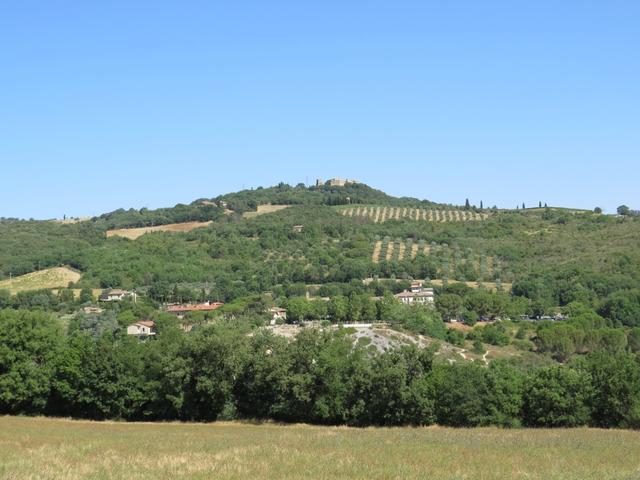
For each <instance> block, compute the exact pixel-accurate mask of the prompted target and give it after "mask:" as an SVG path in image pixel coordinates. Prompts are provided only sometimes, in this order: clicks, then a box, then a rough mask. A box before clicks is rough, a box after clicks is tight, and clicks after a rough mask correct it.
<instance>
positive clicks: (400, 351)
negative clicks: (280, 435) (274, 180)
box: [0, 184, 640, 428]
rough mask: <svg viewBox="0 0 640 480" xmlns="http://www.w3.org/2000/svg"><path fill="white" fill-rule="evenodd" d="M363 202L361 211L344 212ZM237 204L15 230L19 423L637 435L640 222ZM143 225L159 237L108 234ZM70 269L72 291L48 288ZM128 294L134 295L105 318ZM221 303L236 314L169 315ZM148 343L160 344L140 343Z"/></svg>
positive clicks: (310, 195) (12, 265) (7, 257)
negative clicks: (218, 423)
mask: <svg viewBox="0 0 640 480" xmlns="http://www.w3.org/2000/svg"><path fill="white" fill-rule="evenodd" d="M341 189H342V190H341ZM345 189H346V190H345ZM264 190H267V192H264ZM347 191H348V193H349V195H345V192H347ZM355 193H359V194H361V195H362V197H355V196H354V198H358V199H360V200H362V201H363V203H362V204H358V203H356V204H354V203H343V204H341V203H339V201H342V200H347V199H346V197H347V196H349V200H348V202H353V201H354V198H351V195H353V194H355ZM225 198H227V199H228V200H222V199H220V198H216V199H211V200H207V199H200V200H197V201H196V202H194V203H193V204H192V205H190V206H187V207H185V206H178V207H176V208H174V209H172V208H169V209H159V210H158V211H148V212H139V211H138V212H136V211H129V210H121V211H118V213H116V214H113V215H111V214H108V215H106V216H105V217H103V218H100V217H99V218H96V219H92V220H90V221H84V222H78V223H72V224H60V223H56V222H36V221H2V222H0V244H2V245H3V246H4V245H6V246H8V248H4V249H1V250H0V272H1V275H2V278H0V281H4V283H3V284H2V285H4V286H5V287H6V286H8V287H11V288H12V291H7V290H6V289H2V288H0V346H4V345H6V346H8V347H9V348H8V349H5V350H2V349H0V351H12V352H13V351H14V350H15V352H16V354H15V355H14V354H12V355H11V356H8V357H3V358H0V361H2V362H5V363H3V367H2V368H3V369H4V370H2V369H0V370H2V371H6V372H9V373H7V374H6V375H5V374H0V376H1V377H2V382H4V383H2V382H0V390H1V389H3V388H4V392H5V393H6V392H12V393H11V394H10V395H9V394H5V395H0V414H24V413H29V414H46V415H58V416H69V415H74V416H78V417H81V418H89V419H115V418H117V419H126V420H176V419H179V420H187V421H188V420H198V421H200V420H206V421H211V420H216V419H230V418H231V419H235V418H239V419H241V418H250V419H270V420H277V421H283V422H304V423H320V424H348V425H357V426H368V425H378V426H380V425H386V426H389V425H409V424H410V425H430V424H433V423H437V424H440V425H450V426H487V425H497V426H509V427H517V426H522V425H526V426H535V427H549V426H553V427H562V426H587V425H588V426H598V427H608V428H614V427H619V428H637V426H638V425H640V423H639V422H640V418H639V417H638V415H637V412H640V409H639V408H638V405H640V403H639V402H640V380H638V379H640V362H638V356H637V355H638V353H640V288H638V286H639V285H640V248H639V247H640V244H639V241H640V220H639V219H638V218H637V217H635V216H632V215H629V216H606V215H599V214H596V213H592V212H579V211H574V212H568V211H565V210H553V209H542V210H520V209H518V210H516V211H505V210H497V209H490V210H483V209H476V208H474V207H472V206H469V207H467V208H464V207H450V206H442V205H438V206H434V205H431V204H429V203H428V202H420V201H417V200H414V199H394V198H392V197H388V196H385V194H383V193H380V192H377V191H375V190H373V189H370V188H369V187H366V186H364V185H359V184H355V185H353V186H347V187H327V186H323V187H320V188H316V187H311V188H307V187H288V186H282V185H281V186H277V187H272V188H270V189H256V190H249V191H243V192H239V193H238V194H229V195H228V196H226V197H225ZM341 199H342V200H341ZM234 202H236V203H234ZM287 202H288V203H287ZM385 202H386V203H385ZM372 206H375V207H372ZM283 207H286V208H283ZM348 212H353V214H348ZM358 212H359V214H356V213H358ZM429 212H431V213H432V214H433V215H431V214H430V213H429ZM435 212H438V213H437V215H436V213H435ZM204 213H207V215H208V214H211V217H212V218H211V217H210V218H207V216H206V215H205V217H204V218H200V219H197V220H193V216H198V215H200V214H204ZM247 213H249V215H247ZM365 213H366V214H365ZM405 213H406V214H405ZM391 214H393V218H391V217H392V215H391ZM441 214H442V215H441ZM430 218H431V220H430ZM437 218H440V220H443V219H446V220H447V221H435V220H436V219H437ZM159 219H161V220H162V219H164V220H163V221H166V223H164V224H161V225H158V224H157V223H156V222H157V221H158V220H159ZM381 219H384V221H380V220H381ZM138 220H141V221H142V222H143V223H144V222H147V221H153V223H154V227H145V226H142V227H140V226H138V227H133V226H132V227H127V228H137V229H140V228H141V229H142V230H128V231H127V232H129V233H131V232H134V233H135V235H136V238H135V240H132V239H129V238H123V237H120V236H117V235H113V234H110V235H108V234H107V232H108V231H109V230H110V228H109V226H110V225H120V228H124V227H122V226H123V225H127V224H130V223H135V222H137V221H138ZM169 220H171V222H170V221H169ZM176 220H180V221H178V222H177V223H176ZM189 222H209V223H207V225H205V226H201V228H194V229H191V227H192V226H193V225H194V224H193V223H189ZM196 225H198V226H200V225H201V224H200V223H198V224H196ZM157 227H160V228H157ZM149 228H152V230H151V231H153V233H152V234H146V232H147V231H148V230H147V229H149ZM168 229H172V230H176V229H177V230H178V231H163V230H168ZM179 230H184V231H179ZM138 234H141V235H139V236H138ZM62 265H66V266H69V267H70V268H72V269H73V271H74V272H77V273H76V276H75V277H74V278H73V280H74V290H70V289H67V288H64V287H66V286H67V283H68V282H67V283H65V282H63V281H62V280H57V281H56V282H53V283H56V285H55V287H56V288H55V289H53V288H52V287H53V286H54V285H53V284H52V283H49V284H45V282H44V281H43V280H42V279H41V280H40V281H36V280H34V279H36V278H37V277H38V274H34V272H38V271H43V270H45V269H48V268H56V267H61V266H62ZM19 275H26V276H25V277H24V279H22V278H20V279H19V280H18V279H17V278H15V277H19ZM40 275H42V274H40ZM10 276H11V277H12V279H11V284H10V285H9V284H8V283H7V279H8V278H9V277H10ZM78 276H79V277H78ZM27 279H29V281H27ZM416 280H417V281H416ZM14 282H20V283H21V285H22V288H21V291H19V292H17V290H15V289H13V286H14ZM45 287H46V288H47V289H46V290H42V288H45ZM113 288H117V289H125V290H135V292H136V293H137V295H136V297H135V299H134V297H133V296H132V295H125V296H124V298H122V299H120V300H117V301H112V302H100V303H99V304H96V295H97V293H98V291H96V289H113ZM25 289H26V290H25ZM31 289H34V290H31ZM409 289H411V290H417V293H416V292H413V293H415V294H416V295H422V296H420V297H414V296H412V293H410V292H409V291H408V290H409ZM431 289H432V290H431ZM14 293H15V294H14ZM398 294H401V295H398ZM409 298H413V299H414V300H415V301H414V302H413V303H408V302H407V299H409ZM419 301H422V302H426V303H422V305H420V304H419ZM202 302H222V303H223V305H222V306H220V307H219V308H216V309H215V310H211V309H210V310H208V311H203V310H201V309H199V310H194V311H192V312H189V313H187V314H186V315H185V316H183V317H182V318H177V317H175V316H174V315H172V314H171V313H169V312H168V305H170V304H181V305H183V306H184V305H185V304H192V303H196V304H197V303H202ZM274 307H277V308H276V309H275V312H276V313H277V312H285V313H286V319H285V318H284V317H283V316H275V315H274V314H273V312H274V310H272V309H273V308H274ZM141 321H145V323H146V324H149V322H151V321H152V322H153V323H152V325H154V327H153V328H155V329H156V331H154V332H151V333H153V334H149V335H148V336H149V337H151V338H138V337H137V336H135V335H133V334H129V333H128V330H129V327H132V328H134V329H135V328H136V323H137V322H141ZM342 327H344V328H342ZM150 328H151V327H150ZM134 333H135V332H134ZM32 338H33V339H38V341H34V342H31V341H27V339H32ZM16 346H18V347H16ZM34 357H35V358H39V359H40V360H39V361H40V364H39V365H40V367H41V368H39V369H38V370H37V371H35V370H34V369H33V368H31V367H30V365H32V363H31V362H32V360H31V359H32V358H34ZM62 366H63V367H62ZM36 374H37V375H36ZM612 375H613V376H617V377H616V385H619V386H620V387H616V388H614V389H613V390H612V389H611V388H610V384H609V383H608V380H609V378H611V377H612ZM1 385H4V386H1ZM13 392H18V393H19V396H18V395H16V394H14V393H13ZM77 392H83V394H82V395H80V396H79V395H77ZM113 392H118V393H117V395H114V394H113ZM629 392H631V393H629ZM1 393H2V392H0V394H1ZM121 399H126V400H121Z"/></svg>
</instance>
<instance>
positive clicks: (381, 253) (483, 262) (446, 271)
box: [371, 237, 502, 280]
mask: <svg viewBox="0 0 640 480" xmlns="http://www.w3.org/2000/svg"><path fill="white" fill-rule="evenodd" d="M418 255H424V256H426V257H432V258H434V259H435V260H436V262H437V263H438V266H439V273H440V275H442V276H443V277H445V276H446V277H447V278H453V277H455V276H456V272H458V271H460V270H461V269H462V271H463V272H464V275H465V278H468V279H478V278H482V279H484V280H492V279H493V278H494V276H496V277H497V276H499V275H500V274H501V273H502V263H501V262H500V260H499V259H498V258H495V257H493V256H490V255H484V254H483V253H478V252H474V251H472V250H471V249H462V248H459V247H458V246H456V245H452V246H450V245H447V244H436V243H434V242H431V243H429V242H427V241H425V240H415V239H413V238H406V239H402V238H395V239H393V238H390V237H384V238H380V237H377V238H376V239H375V241H374V242H373V251H372V253H371V260H372V261H373V262H374V263H379V262H381V261H398V262H400V261H410V260H415V259H416V257H417V256H418Z"/></svg>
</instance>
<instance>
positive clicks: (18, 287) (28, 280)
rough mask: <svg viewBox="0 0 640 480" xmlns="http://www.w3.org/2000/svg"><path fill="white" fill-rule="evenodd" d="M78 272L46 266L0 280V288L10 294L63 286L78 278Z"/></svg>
mask: <svg viewBox="0 0 640 480" xmlns="http://www.w3.org/2000/svg"><path fill="white" fill-rule="evenodd" d="M80 277H81V275H80V273H78V272H76V271H75V270H71V269H70V268H67V267H55V268H47V269H46V270H39V271H37V272H32V273H27V274H26V275H20V276H19V277H14V278H12V279H11V280H2V281H0V290H5V289H6V290H9V291H10V292H11V293H12V294H16V293H18V292H25V291H28V290H40V289H44V288H64V287H66V286H67V285H69V282H77V281H78V280H80Z"/></svg>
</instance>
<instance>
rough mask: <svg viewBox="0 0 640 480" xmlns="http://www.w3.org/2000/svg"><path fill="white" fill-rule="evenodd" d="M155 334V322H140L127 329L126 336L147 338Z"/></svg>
mask: <svg viewBox="0 0 640 480" xmlns="http://www.w3.org/2000/svg"><path fill="white" fill-rule="evenodd" d="M155 334H156V322H154V321H153V320H140V321H139V322H136V323H132V324H131V325H129V326H128V327H127V335H135V336H136V337H138V338H147V337H151V336H153V335H155Z"/></svg>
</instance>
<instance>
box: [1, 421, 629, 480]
mask: <svg viewBox="0 0 640 480" xmlns="http://www.w3.org/2000/svg"><path fill="white" fill-rule="evenodd" d="M0 478H3V479H36V478H37V479H62V480H67V479H85V478H91V479H174V478H179V479H180V478H188V479H209V478H215V479H246V478H264V479H272V478H273V479H276V478H277V479H302V478H317V479H338V478H352V479H425V478H433V479H474V480H476V479H486V480H489V479H491V480H501V479H541V480H542V479H544V480H552V479H563V480H573V479H576V480H578V479H579V480H613V479H616V480H618V479H619V480H622V479H635V478H640V432H633V431H619V430H595V429H574V430H561V429H559V430H544V429H539V430H524V429H523V430H500V429H495V428H482V429H446V428H440V427H430V428H367V429H355V428H346V427H315V426H307V425H291V426H281V425H274V424H262V425H260V424H255V425H254V424H243V423H216V424H178V423H176V424H160V423H159V424H151V423H146V424H127V423H114V422H104V423H95V422H86V421H70V420H59V419H43V418H21V417H0Z"/></svg>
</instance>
